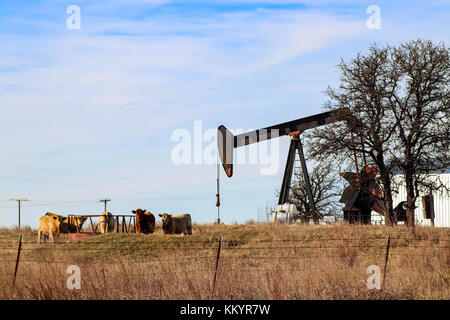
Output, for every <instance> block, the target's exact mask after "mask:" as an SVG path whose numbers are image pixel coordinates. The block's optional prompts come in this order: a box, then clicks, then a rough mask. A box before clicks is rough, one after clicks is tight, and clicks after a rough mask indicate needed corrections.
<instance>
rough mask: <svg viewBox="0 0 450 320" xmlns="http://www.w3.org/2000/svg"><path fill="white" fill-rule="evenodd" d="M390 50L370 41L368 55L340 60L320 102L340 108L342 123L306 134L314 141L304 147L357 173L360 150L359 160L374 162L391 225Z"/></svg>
mask: <svg viewBox="0 0 450 320" xmlns="http://www.w3.org/2000/svg"><path fill="white" fill-rule="evenodd" d="M389 53H390V48H389V47H387V48H379V47H378V46H376V45H372V46H371V47H370V48H369V53H368V54H367V55H365V56H364V55H361V54H358V55H357V57H356V58H355V59H353V60H352V61H350V62H349V63H346V62H344V61H343V60H342V61H341V62H340V64H339V65H338V68H339V69H340V71H341V77H340V84H339V89H332V88H330V87H328V89H327V92H326V93H327V95H328V97H329V98H330V99H329V100H328V101H327V102H326V104H325V107H326V108H327V109H330V110H336V109H338V108H345V111H343V112H341V113H340V114H339V117H340V119H341V120H342V122H340V123H336V124H335V125H333V126H329V127H327V128H320V129H315V130H314V131H312V132H311V133H309V134H308V137H309V138H310V139H312V140H313V141H316V143H310V144H309V150H308V152H309V154H310V156H312V157H314V158H315V159H317V160H319V161H325V162H327V163H329V162H330V160H329V159H334V161H338V162H340V163H344V164H347V166H349V167H353V168H354V169H355V170H356V172H359V165H358V163H359V162H360V161H361V159H358V156H360V155H361V156H362V158H363V159H364V162H365V163H364V165H365V164H367V161H368V162H369V163H370V164H374V165H376V166H377V167H378V169H379V174H380V180H381V186H382V188H383V193H384V207H385V208H384V209H385V212H386V218H387V219H386V221H387V223H388V224H392V223H393V222H394V217H393V206H392V187H391V179H392V165H391V163H390V161H389V159H386V155H388V152H387V150H389V149H390V148H391V147H392V145H393V144H394V141H393V140H394V138H395V135H394V133H395V128H396V126H397V122H396V119H395V118H394V117H393V116H392V115H391V114H390V113H391V111H390V108H389V107H390V101H392V97H393V95H394V92H395V88H396V85H397V83H398V81H399V77H400V76H399V74H398V73H397V72H393V71H394V70H393V66H392V63H391V60H390V54H389ZM352 162H353V163H352Z"/></svg>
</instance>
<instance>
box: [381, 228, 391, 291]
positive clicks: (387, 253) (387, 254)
mask: <svg viewBox="0 0 450 320" xmlns="http://www.w3.org/2000/svg"><path fill="white" fill-rule="evenodd" d="M390 245H391V233H390V232H389V237H388V243H387V248H386V261H385V262H384V270H383V285H382V287H381V291H383V290H384V287H385V285H386V272H387V265H388V260H389V247H390Z"/></svg>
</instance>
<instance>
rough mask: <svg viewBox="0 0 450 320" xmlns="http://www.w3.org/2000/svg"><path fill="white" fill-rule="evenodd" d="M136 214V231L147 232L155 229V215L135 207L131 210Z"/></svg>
mask: <svg viewBox="0 0 450 320" xmlns="http://www.w3.org/2000/svg"><path fill="white" fill-rule="evenodd" d="M132 212H133V213H134V214H136V232H138V233H144V234H149V233H153V232H154V231H155V216H154V215H153V214H152V213H151V212H149V211H147V210H145V209H144V210H142V209H136V210H133V211H132Z"/></svg>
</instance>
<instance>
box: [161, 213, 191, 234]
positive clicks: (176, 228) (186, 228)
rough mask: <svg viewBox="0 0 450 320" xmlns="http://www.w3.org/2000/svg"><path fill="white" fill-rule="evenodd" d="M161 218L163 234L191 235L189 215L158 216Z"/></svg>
mask: <svg viewBox="0 0 450 320" xmlns="http://www.w3.org/2000/svg"><path fill="white" fill-rule="evenodd" d="M159 216H160V217H161V218H162V223H163V224H162V228H163V232H164V234H180V233H182V234H183V235H191V234H192V221H191V215H190V214H189V213H186V214H180V215H178V216H172V215H171V214H168V213H163V214H159Z"/></svg>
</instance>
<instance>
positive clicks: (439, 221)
mask: <svg viewBox="0 0 450 320" xmlns="http://www.w3.org/2000/svg"><path fill="white" fill-rule="evenodd" d="M430 176H431V178H433V177H435V176H439V179H440V180H441V182H442V183H443V184H445V185H446V186H447V188H449V189H450V168H448V169H447V170H446V171H445V172H444V173H440V174H431V175H430ZM394 179H395V181H398V182H400V183H401V182H402V181H403V179H404V177H403V175H400V174H399V175H396V176H395V177H394ZM398 191H399V192H398V193H394V194H393V199H392V200H393V202H394V203H393V204H394V208H395V207H396V206H397V205H398V204H399V202H401V201H406V188H405V185H404V183H403V184H401V185H400V188H399V190H398ZM433 203H434V206H433V207H434V226H435V227H446V228H450V194H447V193H446V192H445V191H439V192H436V191H435V192H433ZM414 215H415V218H416V225H420V226H431V225H432V224H431V219H426V218H425V214H424V209H423V205H422V197H419V198H418V199H417V201H416V210H415V214H414ZM380 223H381V224H384V217H383V216H381V215H379V214H378V213H376V212H372V224H380Z"/></svg>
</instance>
